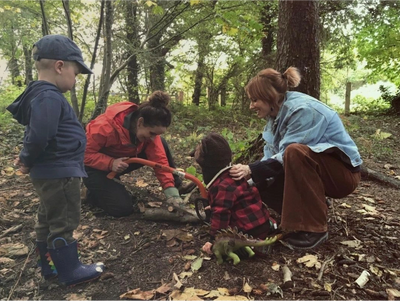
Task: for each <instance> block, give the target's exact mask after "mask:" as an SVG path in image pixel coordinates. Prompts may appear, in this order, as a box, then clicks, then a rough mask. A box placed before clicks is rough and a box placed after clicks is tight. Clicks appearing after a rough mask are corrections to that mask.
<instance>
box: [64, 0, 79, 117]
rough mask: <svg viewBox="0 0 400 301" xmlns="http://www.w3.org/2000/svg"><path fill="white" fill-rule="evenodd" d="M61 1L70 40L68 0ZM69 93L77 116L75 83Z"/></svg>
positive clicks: (71, 37) (71, 32)
mask: <svg viewBox="0 0 400 301" xmlns="http://www.w3.org/2000/svg"><path fill="white" fill-rule="evenodd" d="M62 2H63V7H64V13H65V18H66V20H67V27H68V37H69V38H70V39H71V40H74V33H73V31H72V21H71V11H70V9H69V0H62ZM70 95H71V103H72V108H73V109H74V112H75V114H76V116H79V104H78V98H77V96H76V89H75V85H74V86H73V87H72V89H71V92H70Z"/></svg>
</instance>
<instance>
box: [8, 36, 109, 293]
mask: <svg viewBox="0 0 400 301" xmlns="http://www.w3.org/2000/svg"><path fill="white" fill-rule="evenodd" d="M32 53H33V59H34V60H35V67H36V69H37V71H38V80H37V81H34V82H31V83H29V85H28V87H27V88H26V90H25V91H24V92H23V93H22V94H21V95H20V96H19V97H18V98H17V99H16V100H15V101H14V102H13V103H12V104H11V105H10V106H8V107H7V110H9V111H10V112H11V113H12V114H13V117H14V118H15V119H16V120H17V121H18V122H19V123H20V124H22V125H24V126H25V135H24V144H23V149H22V150H21V153H20V154H19V157H18V158H17V159H16V161H15V164H16V165H18V166H20V170H21V172H22V173H25V174H28V173H29V174H30V177H31V180H32V183H33V186H34V187H35V189H36V192H37V194H38V195H39V197H40V205H39V209H38V214H37V217H38V219H37V223H36V225H35V232H36V240H37V242H36V244H37V250H38V253H39V255H40V261H41V267H42V269H41V273H42V275H43V276H44V278H45V279H49V278H52V277H54V276H56V275H57V274H58V278H59V281H60V282H61V283H62V284H65V285H67V286H71V285H75V284H78V283H82V282H87V281H91V280H93V279H96V278H98V277H99V276H100V274H101V273H102V272H103V268H104V265H103V264H102V263H97V264H91V265H84V264H82V263H81V262H80V261H79V259H78V253H77V242H76V240H75V239H74V237H73V231H74V230H75V229H76V228H77V227H78V225H79V219H80V208H81V199H80V178H81V177H86V176H87V175H86V172H85V169H84V166H83V157H84V151H85V146H86V136H85V132H84V130H83V128H82V126H81V125H80V123H79V121H78V119H77V117H76V115H75V113H74V111H73V110H72V107H71V106H70V105H69V103H68V102H67V100H66V98H65V97H64V95H63V93H65V92H67V91H69V90H71V89H72V87H73V86H74V84H75V77H76V75H77V74H79V73H83V74H89V73H92V71H91V70H90V69H89V68H88V67H87V66H86V65H85V63H84V62H83V57H82V52H81V50H80V49H79V48H78V46H77V45H76V44H75V43H74V42H73V41H72V40H70V39H69V38H67V37H65V36H62V35H47V36H45V37H43V38H42V39H40V40H39V41H38V42H36V43H35V44H34V47H33V50H32ZM51 260H52V261H53V263H54V266H55V268H56V271H55V270H54V267H52V266H51V265H50V264H49V263H50V261H51Z"/></svg>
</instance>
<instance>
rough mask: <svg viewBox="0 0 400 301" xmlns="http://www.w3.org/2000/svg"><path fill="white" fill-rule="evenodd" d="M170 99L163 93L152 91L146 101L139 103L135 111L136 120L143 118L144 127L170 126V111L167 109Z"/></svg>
mask: <svg viewBox="0 0 400 301" xmlns="http://www.w3.org/2000/svg"><path fill="white" fill-rule="evenodd" d="M170 100H171V97H170V96H169V94H168V93H165V92H163V91H154V92H153V93H152V94H150V96H149V98H148V100H147V101H145V102H143V103H141V104H140V105H139V108H138V109H137V111H136V112H137V115H136V116H137V119H139V118H140V117H143V124H144V126H146V127H153V126H163V127H169V126H170V124H171V111H170V110H169V109H168V108H167V105H168V104H169V102H170Z"/></svg>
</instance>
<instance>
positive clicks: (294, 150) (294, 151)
mask: <svg viewBox="0 0 400 301" xmlns="http://www.w3.org/2000/svg"><path fill="white" fill-rule="evenodd" d="M308 150H309V147H308V146H307V145H304V144H300V143H292V144H290V145H289V146H288V147H286V149H285V154H284V156H283V159H284V161H287V160H291V159H293V158H299V157H304V156H305V155H306V153H307V151H308Z"/></svg>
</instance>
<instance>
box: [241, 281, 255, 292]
mask: <svg viewBox="0 0 400 301" xmlns="http://www.w3.org/2000/svg"><path fill="white" fill-rule="evenodd" d="M252 290H253V288H252V287H251V286H250V285H249V284H248V283H247V282H245V284H244V285H243V291H244V292H245V293H248V294H250V293H251V291H252Z"/></svg>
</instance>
